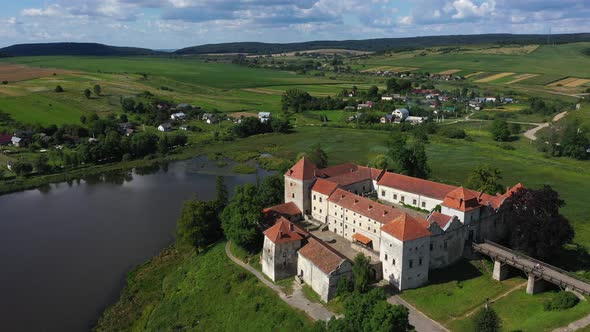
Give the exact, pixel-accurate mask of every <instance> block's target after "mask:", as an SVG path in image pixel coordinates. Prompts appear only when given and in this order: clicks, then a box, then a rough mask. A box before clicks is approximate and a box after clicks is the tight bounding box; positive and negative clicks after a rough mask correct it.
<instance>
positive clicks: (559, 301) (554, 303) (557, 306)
mask: <svg viewBox="0 0 590 332" xmlns="http://www.w3.org/2000/svg"><path fill="white" fill-rule="evenodd" d="M578 302H580V299H579V298H578V297H577V296H576V295H574V294H573V293H570V292H559V293H557V294H556V295H555V296H554V297H553V298H552V299H550V300H548V301H546V302H545V303H543V308H544V309H545V310H546V311H553V310H565V309H569V308H572V307H574V306H575V305H576V304H578Z"/></svg>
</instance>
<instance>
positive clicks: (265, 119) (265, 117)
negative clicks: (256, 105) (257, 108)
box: [258, 112, 272, 123]
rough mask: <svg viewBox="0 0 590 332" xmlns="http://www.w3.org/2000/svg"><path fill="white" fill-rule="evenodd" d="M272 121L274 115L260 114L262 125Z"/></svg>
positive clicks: (259, 118)
mask: <svg viewBox="0 0 590 332" xmlns="http://www.w3.org/2000/svg"><path fill="white" fill-rule="evenodd" d="M270 119H272V114H271V113H270V112H258V120H260V123H267V122H268V121H270Z"/></svg>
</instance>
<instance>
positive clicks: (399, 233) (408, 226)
mask: <svg viewBox="0 0 590 332" xmlns="http://www.w3.org/2000/svg"><path fill="white" fill-rule="evenodd" d="M427 225H428V222H427V221H426V220H423V219H420V218H416V217H412V216H410V215H409V214H407V213H405V212H404V213H403V214H402V215H400V216H399V217H397V218H395V220H393V221H392V222H390V223H388V224H386V225H384V226H383V227H381V230H382V231H383V232H385V233H387V234H389V235H391V236H393V237H395V238H396V239H398V240H400V241H402V242H404V241H411V240H415V239H419V238H422V237H426V236H430V235H431V233H430V231H428V229H427Z"/></svg>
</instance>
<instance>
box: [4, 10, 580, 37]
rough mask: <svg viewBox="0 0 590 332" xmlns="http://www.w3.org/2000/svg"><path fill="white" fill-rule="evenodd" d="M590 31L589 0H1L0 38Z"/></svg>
mask: <svg viewBox="0 0 590 332" xmlns="http://www.w3.org/2000/svg"><path fill="white" fill-rule="evenodd" d="M549 31H551V32H552V33H573V32H590V0H546V1H538V0H406V1H398V0H284V1H281V0H0V47H4V46H9V45H12V44H20V43H40V42H43V43H45V42H61V41H71V42H97V43H103V44H108V45H117V46H135V47H146V48H152V49H177V48H183V47H188V46H194V45H202V44H210V43H223V42H235V41H260V42H278V43H287V42H300V41H309V40H346V39H369V38H396V37H413V36H432V35H455V34H479V33H535V34H546V33H548V32H549Z"/></svg>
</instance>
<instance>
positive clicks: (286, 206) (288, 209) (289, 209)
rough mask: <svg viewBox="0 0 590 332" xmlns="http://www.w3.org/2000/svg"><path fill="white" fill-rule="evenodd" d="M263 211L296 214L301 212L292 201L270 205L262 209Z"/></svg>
mask: <svg viewBox="0 0 590 332" xmlns="http://www.w3.org/2000/svg"><path fill="white" fill-rule="evenodd" d="M262 212H263V213H269V212H275V213H278V214H281V215H287V216H296V215H300V214H301V210H299V208H298V207H297V205H295V203H293V202H289V203H283V204H279V205H275V206H271V207H268V208H265V209H264V210H262Z"/></svg>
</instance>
